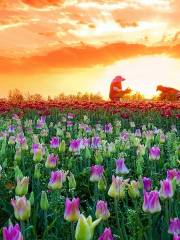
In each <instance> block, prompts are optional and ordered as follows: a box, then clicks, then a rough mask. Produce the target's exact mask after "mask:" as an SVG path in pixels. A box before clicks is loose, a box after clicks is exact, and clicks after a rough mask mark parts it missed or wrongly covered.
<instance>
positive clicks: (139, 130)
mask: <svg viewBox="0 0 180 240" xmlns="http://www.w3.org/2000/svg"><path fill="white" fill-rule="evenodd" d="M135 136H136V137H141V129H136V131H135Z"/></svg>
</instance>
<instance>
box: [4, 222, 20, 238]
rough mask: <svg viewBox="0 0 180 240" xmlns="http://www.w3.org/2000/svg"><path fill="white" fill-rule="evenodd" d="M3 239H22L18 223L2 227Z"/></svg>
mask: <svg viewBox="0 0 180 240" xmlns="http://www.w3.org/2000/svg"><path fill="white" fill-rule="evenodd" d="M3 240H23V236H22V233H21V231H20V227H19V224H16V225H15V226H13V225H12V224H10V225H9V226H8V227H4V228H3Z"/></svg>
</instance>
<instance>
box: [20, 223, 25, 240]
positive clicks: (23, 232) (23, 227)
mask: <svg viewBox="0 0 180 240" xmlns="http://www.w3.org/2000/svg"><path fill="white" fill-rule="evenodd" d="M20 226H21V233H22V235H23V239H24V240H25V225H24V222H23V221H21V222H20Z"/></svg>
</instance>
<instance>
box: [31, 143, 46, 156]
mask: <svg viewBox="0 0 180 240" xmlns="http://www.w3.org/2000/svg"><path fill="white" fill-rule="evenodd" d="M32 152H33V153H34V154H35V155H36V154H38V153H42V155H44V154H45V146H44V145H43V144H40V143H33V144H32Z"/></svg>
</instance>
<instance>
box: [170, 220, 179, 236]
mask: <svg viewBox="0 0 180 240" xmlns="http://www.w3.org/2000/svg"><path fill="white" fill-rule="evenodd" d="M168 233H170V234H177V235H179V234H180V219H179V218H171V219H170V224H169V229H168Z"/></svg>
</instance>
